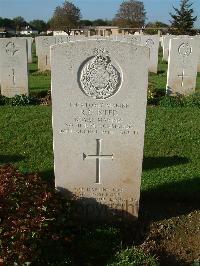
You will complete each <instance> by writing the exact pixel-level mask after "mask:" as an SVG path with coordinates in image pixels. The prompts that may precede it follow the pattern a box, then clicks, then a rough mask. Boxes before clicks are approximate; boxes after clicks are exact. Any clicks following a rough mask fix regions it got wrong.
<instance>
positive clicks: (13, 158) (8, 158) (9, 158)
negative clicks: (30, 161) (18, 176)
mask: <svg viewBox="0 0 200 266" xmlns="http://www.w3.org/2000/svg"><path fill="white" fill-rule="evenodd" d="M24 158H25V157H24V156H22V155H15V154H13V155H2V154H0V164H10V163H15V162H19V161H22V160H24Z"/></svg>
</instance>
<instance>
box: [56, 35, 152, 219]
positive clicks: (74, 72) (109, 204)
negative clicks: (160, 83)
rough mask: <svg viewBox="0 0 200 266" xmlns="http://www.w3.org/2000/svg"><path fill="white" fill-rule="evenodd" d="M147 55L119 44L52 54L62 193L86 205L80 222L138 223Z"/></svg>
mask: <svg viewBox="0 0 200 266" xmlns="http://www.w3.org/2000/svg"><path fill="white" fill-rule="evenodd" d="M148 54H149V51H148V49H147V48H146V47H142V46H141V47H138V46H134V45H132V44H129V43H126V42H124V43H121V42H114V41H100V40H97V41H95V40H90V41H79V42H69V43H65V44H61V45H54V46H52V47H51V62H52V103H53V106H52V107H53V142H54V144H53V146H54V169H55V180H56V187H57V189H59V190H61V191H65V192H66V193H68V195H70V196H72V197H73V196H74V197H75V198H78V199H79V200H78V201H77V213H76V214H77V215H78V216H79V214H80V213H79V211H80V212H81V215H83V216H84V218H91V217H95V218H107V217H109V216H110V214H113V212H114V213H116V214H120V216H122V217H126V218H127V217H129V218H136V217H137V216H138V208H139V196H140V183H141V172H142V158H143V145H144V131H145V117H146V103H147V87H148V60H149V59H148ZM136 62H137V63H136Z"/></svg>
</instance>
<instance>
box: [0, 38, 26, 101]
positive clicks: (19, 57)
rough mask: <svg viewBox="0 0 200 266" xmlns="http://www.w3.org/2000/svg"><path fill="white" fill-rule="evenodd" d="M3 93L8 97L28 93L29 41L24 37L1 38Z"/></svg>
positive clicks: (0, 70)
mask: <svg viewBox="0 0 200 266" xmlns="http://www.w3.org/2000/svg"><path fill="white" fill-rule="evenodd" d="M0 77H1V94H2V95H4V96H6V97H14V96H15V95H20V94H26V95H28V69H27V41H26V40H25V39H22V38H16V39H12V38H7V39H1V40H0Z"/></svg>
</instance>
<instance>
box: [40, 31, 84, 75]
mask: <svg viewBox="0 0 200 266" xmlns="http://www.w3.org/2000/svg"><path fill="white" fill-rule="evenodd" d="M82 39H85V37H84V36H68V35H57V36H41V37H38V38H37V55H38V69H39V70H41V71H45V70H51V63H50V46H51V45H54V44H59V43H64V42H69V41H75V40H82Z"/></svg>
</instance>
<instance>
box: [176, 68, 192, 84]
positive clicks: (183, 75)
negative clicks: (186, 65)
mask: <svg viewBox="0 0 200 266" xmlns="http://www.w3.org/2000/svg"><path fill="white" fill-rule="evenodd" d="M178 77H179V78H181V79H182V81H181V87H183V85H184V78H189V76H187V75H185V70H184V69H183V71H182V74H181V75H178Z"/></svg>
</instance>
